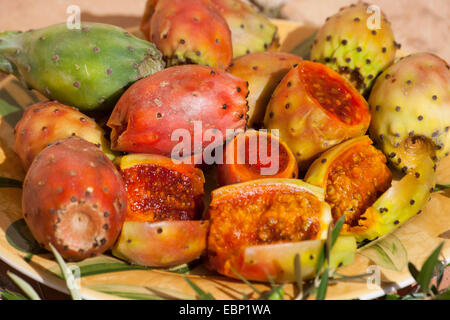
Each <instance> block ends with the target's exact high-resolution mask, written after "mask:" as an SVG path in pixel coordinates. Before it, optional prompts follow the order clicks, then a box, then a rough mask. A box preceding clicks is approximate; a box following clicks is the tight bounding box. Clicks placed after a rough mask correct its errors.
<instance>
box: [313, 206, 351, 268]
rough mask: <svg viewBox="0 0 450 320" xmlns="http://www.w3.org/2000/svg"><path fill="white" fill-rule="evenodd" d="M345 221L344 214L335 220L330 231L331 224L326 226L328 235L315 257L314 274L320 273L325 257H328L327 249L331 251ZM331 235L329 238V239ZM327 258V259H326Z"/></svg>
mask: <svg viewBox="0 0 450 320" xmlns="http://www.w3.org/2000/svg"><path fill="white" fill-rule="evenodd" d="M344 222H345V215H343V216H342V217H340V218H339V220H338V221H336V224H335V225H334V227H333V229H332V230H331V232H330V228H331V226H329V227H328V236H327V241H326V242H325V243H324V245H323V247H322V249H321V250H320V253H319V256H318V258H317V265H316V274H320V271H321V270H322V268H323V266H324V264H325V258H327V257H328V258H329V253H328V252H327V249H329V250H328V251H331V249H332V248H333V246H334V244H335V242H336V240H337V238H338V236H339V234H340V233H341V229H342V226H343V225H344ZM330 235H331V240H330ZM327 260H328V259H327Z"/></svg>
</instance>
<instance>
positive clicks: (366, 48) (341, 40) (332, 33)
mask: <svg viewBox="0 0 450 320" xmlns="http://www.w3.org/2000/svg"><path fill="white" fill-rule="evenodd" d="M368 6H369V5H368V4H367V3H361V2H359V3H358V4H352V5H350V6H348V7H345V8H341V11H339V12H338V13H336V14H335V15H333V16H331V17H329V18H327V21H326V22H325V24H324V25H323V26H322V27H321V28H320V29H319V31H318V33H317V36H316V38H315V40H314V44H313V47H312V49H311V60H313V61H318V62H321V63H324V64H326V65H327V66H328V67H330V68H332V69H334V70H335V71H337V72H339V73H340V74H341V75H343V76H344V77H345V78H346V79H348V80H349V81H350V82H351V83H352V84H353V85H354V86H355V88H357V89H358V90H359V91H360V92H361V93H362V94H365V93H367V92H368V91H369V90H370V88H371V86H372V84H373V81H374V80H375V78H376V77H377V75H378V74H379V73H381V72H382V71H383V70H384V69H386V68H387V67H388V66H389V65H390V64H392V63H393V62H394V58H395V52H396V47H397V46H398V45H397V44H396V43H395V41H394V34H393V32H392V29H391V25H390V23H389V21H388V20H387V19H386V17H385V15H384V13H383V12H381V15H380V28H379V29H369V28H368V24H369V23H371V20H372V19H373V18H374V14H373V13H367V8H368ZM369 26H370V24H369Z"/></svg>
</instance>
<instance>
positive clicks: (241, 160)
mask: <svg viewBox="0 0 450 320" xmlns="http://www.w3.org/2000/svg"><path fill="white" fill-rule="evenodd" d="M261 141H266V142H265V143H262V142H261ZM255 148H256V149H255ZM260 148H263V149H262V150H261V149H260ZM272 148H273V149H274V151H277V154H276V155H274V156H272ZM264 149H265V150H264ZM247 153H248V154H247ZM223 159H224V161H223V163H222V164H218V165H217V181H218V183H219V185H221V186H224V185H228V184H234V183H240V182H246V181H251V180H258V179H264V178H288V179H289V178H291V179H292V178H294V179H295V178H297V175H298V166H297V161H296V160H295V157H294V154H293V153H292V151H291V150H290V149H289V147H288V146H287V145H286V144H285V143H284V142H282V141H281V140H280V139H278V137H276V136H275V135H273V134H270V133H267V132H264V131H262V130H259V131H256V130H247V131H246V132H245V133H240V134H238V135H237V136H236V137H234V138H233V140H231V141H229V142H228V143H227V144H226V146H225V148H224V153H223ZM275 169H276V171H274V170H275ZM264 170H265V171H264ZM272 172H273V174H271V173H272Z"/></svg>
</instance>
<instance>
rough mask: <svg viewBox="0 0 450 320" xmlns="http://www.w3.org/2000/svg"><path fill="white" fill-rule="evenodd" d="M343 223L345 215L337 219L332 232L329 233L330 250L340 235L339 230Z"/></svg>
mask: <svg viewBox="0 0 450 320" xmlns="http://www.w3.org/2000/svg"><path fill="white" fill-rule="evenodd" d="M344 222H345V214H344V215H342V217H340V218H339V220H338V221H337V222H336V224H335V225H334V227H333V231H331V248H333V246H334V244H335V243H336V240H337V238H338V237H339V235H340V234H341V230H342V226H343V225H344ZM331 248H330V249H331Z"/></svg>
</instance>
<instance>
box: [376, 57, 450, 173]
mask: <svg viewBox="0 0 450 320" xmlns="http://www.w3.org/2000/svg"><path fill="white" fill-rule="evenodd" d="M369 105H370V109H371V113H372V123H371V125H370V129H369V132H370V135H371V137H372V138H373V139H374V141H375V142H376V143H377V144H378V145H379V146H380V148H381V149H382V150H383V152H384V153H385V154H386V156H387V157H388V158H389V161H390V162H391V163H392V164H393V165H394V166H395V167H396V168H398V169H401V170H402V171H403V172H407V171H408V172H409V171H413V169H414V168H416V167H418V166H419V165H420V163H421V161H422V158H423V156H424V155H426V156H428V157H431V159H432V160H433V161H434V162H437V161H439V159H441V158H442V157H444V156H445V155H448V153H449V151H450V133H449V128H450V70H449V66H448V64H447V63H446V62H445V61H444V60H442V59H440V58H439V57H437V56H435V55H433V54H430V53H416V54H412V55H410V56H407V57H405V58H402V59H401V60H399V61H398V62H396V63H395V64H393V65H392V66H391V67H389V68H388V69H386V70H385V71H384V72H383V73H382V74H381V75H380V77H379V78H378V79H377V81H376V82H375V85H374V87H373V89H372V92H371V94H370V97H369Z"/></svg>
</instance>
